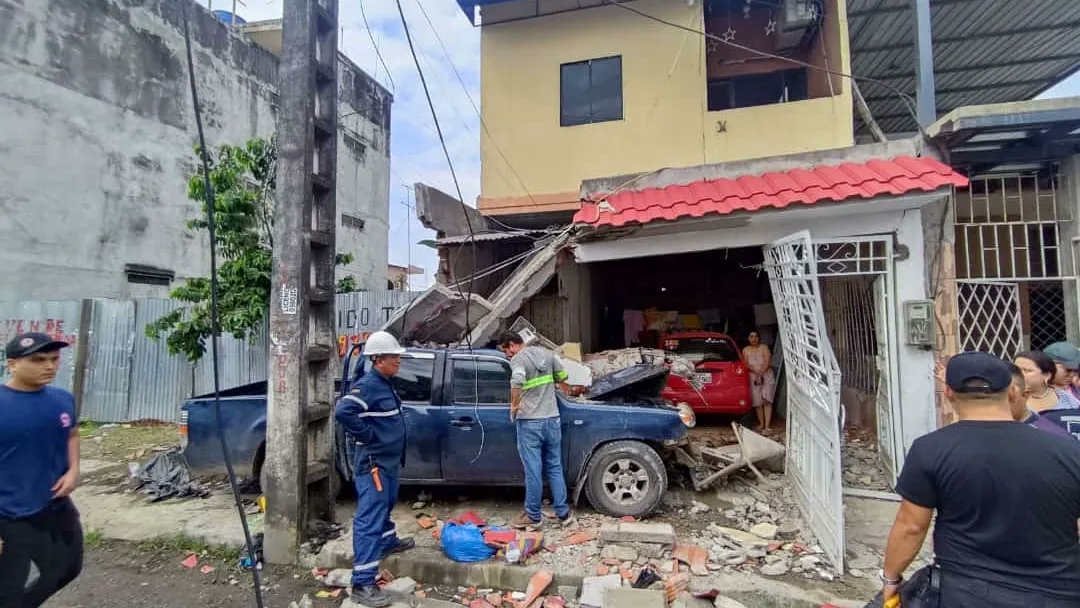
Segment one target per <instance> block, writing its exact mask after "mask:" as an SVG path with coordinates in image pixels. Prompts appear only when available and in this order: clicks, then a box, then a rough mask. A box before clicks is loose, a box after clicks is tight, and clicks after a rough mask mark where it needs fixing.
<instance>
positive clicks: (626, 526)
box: [600, 521, 675, 545]
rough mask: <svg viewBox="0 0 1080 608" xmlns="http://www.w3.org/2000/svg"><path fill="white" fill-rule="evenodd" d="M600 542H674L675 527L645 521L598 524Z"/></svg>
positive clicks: (660, 543) (665, 543) (664, 543)
mask: <svg viewBox="0 0 1080 608" xmlns="http://www.w3.org/2000/svg"><path fill="white" fill-rule="evenodd" d="M600 542H601V543H655V544H659V545H674V544H675V528H673V527H672V525H671V524H665V523H646V522H639V521H635V522H625V521H623V522H617V523H606V524H603V525H601V526H600Z"/></svg>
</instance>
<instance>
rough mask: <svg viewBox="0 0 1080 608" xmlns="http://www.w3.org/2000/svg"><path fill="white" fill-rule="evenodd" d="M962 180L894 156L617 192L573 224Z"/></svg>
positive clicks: (585, 209)
mask: <svg viewBox="0 0 1080 608" xmlns="http://www.w3.org/2000/svg"><path fill="white" fill-rule="evenodd" d="M967 183H968V180H967V178H966V177H964V176H963V175H960V174H959V173H957V172H956V171H953V170H952V169H951V168H950V167H949V166H948V165H946V164H944V163H942V162H940V161H937V160H935V159H932V158H925V157H923V158H913V157H910V156H898V157H896V158H893V159H889V160H885V159H881V160H871V161H867V162H865V163H844V164H842V165H838V166H818V167H812V168H809V169H793V170H791V171H778V172H771V173H764V174H762V175H744V176H742V177H737V178H735V179H715V180H702V181H699V182H694V183H692V184H687V185H678V186H667V187H665V188H650V189H647V190H639V191H635V192H618V193H615V194H612V195H610V196H608V197H606V198H605V199H603V200H601V201H600V202H598V203H589V202H587V203H583V204H582V206H581V209H580V210H579V211H578V212H577V213H576V214H574V223H575V224H585V225H590V226H625V225H627V224H647V223H649V222H654V221H663V220H666V221H672V220H676V219H680V218H685V217H702V216H706V215H726V214H729V213H735V212H736V211H757V210H759V209H767V208H773V209H783V208H785V207H788V206H789V205H813V204H815V203H819V202H822V201H833V202H838V201H843V200H848V199H853V198H861V199H869V198H874V197H878V196H899V195H902V194H907V193H909V192H933V191H934V190H938V189H939V188H944V187H946V186H958V187H960V186H966V185H967Z"/></svg>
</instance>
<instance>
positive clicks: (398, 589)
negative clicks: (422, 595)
mask: <svg viewBox="0 0 1080 608" xmlns="http://www.w3.org/2000/svg"><path fill="white" fill-rule="evenodd" d="M383 590H384V591H386V592H387V593H394V594H398V595H411V594H412V592H413V591H416V581H414V580H413V579H411V578H409V577H407V576H403V577H401V578H395V579H394V580H392V581H390V582H389V583H387V585H386V587H383Z"/></svg>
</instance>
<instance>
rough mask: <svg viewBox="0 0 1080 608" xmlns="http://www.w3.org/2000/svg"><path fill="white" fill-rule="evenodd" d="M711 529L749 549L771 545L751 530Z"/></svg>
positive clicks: (712, 526)
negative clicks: (750, 531)
mask: <svg viewBox="0 0 1080 608" xmlns="http://www.w3.org/2000/svg"><path fill="white" fill-rule="evenodd" d="M709 529H711V530H713V531H714V532H716V533H717V534H721V535H723V536H724V537H725V538H727V539H729V540H731V541H732V542H735V543H738V544H739V545H741V546H742V547H744V548H747V549H749V548H751V547H767V546H769V541H767V540H765V539H764V538H761V537H760V536H757V535H755V534H751V533H749V532H743V531H742V530H736V529H734V528H725V527H724V526H719V525H716V524H712V525H710V526H709ZM601 535H602V533H601Z"/></svg>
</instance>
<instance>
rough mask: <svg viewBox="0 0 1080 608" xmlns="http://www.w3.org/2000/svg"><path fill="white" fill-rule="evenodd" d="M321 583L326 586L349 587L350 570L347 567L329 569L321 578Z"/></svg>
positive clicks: (350, 580)
mask: <svg viewBox="0 0 1080 608" xmlns="http://www.w3.org/2000/svg"><path fill="white" fill-rule="evenodd" d="M323 584H324V585H326V586H327V587H349V586H351V585H352V570H350V569H348V568H337V569H334V570H331V571H330V572H328V573H327V574H326V578H324V579H323Z"/></svg>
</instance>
